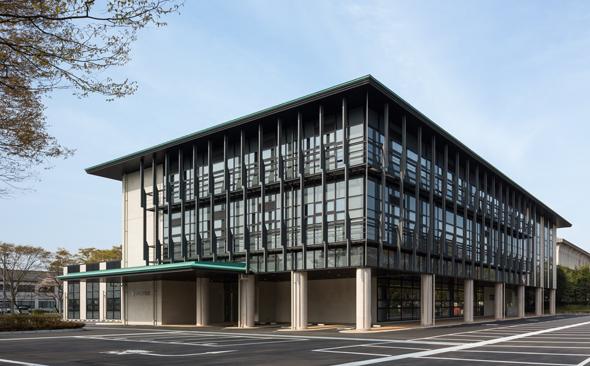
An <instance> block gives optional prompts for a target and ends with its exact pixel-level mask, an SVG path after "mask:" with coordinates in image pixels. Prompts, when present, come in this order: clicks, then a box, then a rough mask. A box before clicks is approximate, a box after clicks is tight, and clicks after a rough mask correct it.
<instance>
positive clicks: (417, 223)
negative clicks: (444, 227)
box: [412, 126, 422, 271]
mask: <svg viewBox="0 0 590 366" xmlns="http://www.w3.org/2000/svg"><path fill="white" fill-rule="evenodd" d="M417 139H418V161H417V162H416V168H415V170H416V185H415V186H414V199H415V200H416V207H415V211H416V212H415V213H414V214H415V217H416V220H415V221H414V235H413V239H412V241H413V242H414V243H413V245H412V247H413V248H414V249H413V250H412V256H413V257H414V258H413V261H414V262H413V263H414V265H416V264H417V263H418V260H417V259H418V257H417V255H416V251H417V250H418V248H419V247H420V220H421V217H420V211H421V205H420V179H421V176H422V167H421V165H420V164H422V161H421V159H422V127H420V126H418V136H417ZM414 271H416V268H414Z"/></svg>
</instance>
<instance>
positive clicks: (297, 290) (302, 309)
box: [291, 271, 307, 330]
mask: <svg viewBox="0 0 590 366" xmlns="http://www.w3.org/2000/svg"><path fill="white" fill-rule="evenodd" d="M291 329H293V330H300V329H307V272H296V271H292V272H291Z"/></svg>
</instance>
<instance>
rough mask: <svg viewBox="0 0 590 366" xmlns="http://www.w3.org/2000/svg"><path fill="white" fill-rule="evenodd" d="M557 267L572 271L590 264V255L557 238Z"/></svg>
mask: <svg viewBox="0 0 590 366" xmlns="http://www.w3.org/2000/svg"><path fill="white" fill-rule="evenodd" d="M556 258H557V265H558V266H564V267H568V268H571V269H575V268H580V267H583V266H587V265H589V264H590V253H588V252H587V251H585V250H584V249H582V248H580V247H578V246H576V245H574V244H573V243H570V242H569V241H567V240H565V239H563V238H557V256H556Z"/></svg>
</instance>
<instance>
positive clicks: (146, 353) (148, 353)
mask: <svg viewBox="0 0 590 366" xmlns="http://www.w3.org/2000/svg"><path fill="white" fill-rule="evenodd" d="M235 351H236V350H228V351H213V352H201V353H187V354H182V355H163V354H159V353H152V351H146V350H133V349H130V350H125V351H107V352H101V353H104V354H107V355H117V356H122V355H142V356H157V357H186V356H202V355H216V354H219V353H228V352H235Z"/></svg>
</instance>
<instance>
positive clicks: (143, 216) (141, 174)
mask: <svg viewBox="0 0 590 366" xmlns="http://www.w3.org/2000/svg"><path fill="white" fill-rule="evenodd" d="M139 185H140V187H141V189H140V205H141V208H142V210H141V222H142V228H141V240H142V244H143V260H144V261H145V265H146V266H148V265H149V264H150V263H149V248H148V243H147V207H146V206H147V202H146V201H147V200H146V193H145V166H144V163H143V157H141V158H140V159H139Z"/></svg>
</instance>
